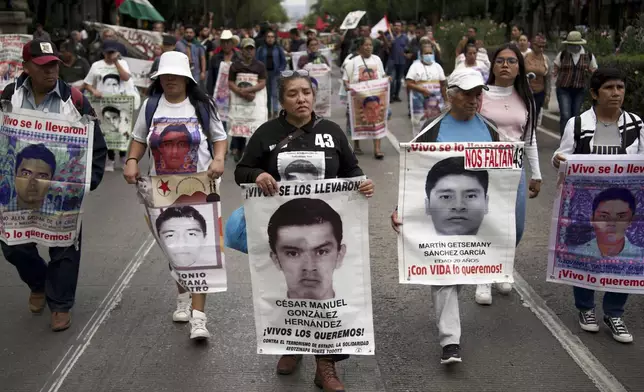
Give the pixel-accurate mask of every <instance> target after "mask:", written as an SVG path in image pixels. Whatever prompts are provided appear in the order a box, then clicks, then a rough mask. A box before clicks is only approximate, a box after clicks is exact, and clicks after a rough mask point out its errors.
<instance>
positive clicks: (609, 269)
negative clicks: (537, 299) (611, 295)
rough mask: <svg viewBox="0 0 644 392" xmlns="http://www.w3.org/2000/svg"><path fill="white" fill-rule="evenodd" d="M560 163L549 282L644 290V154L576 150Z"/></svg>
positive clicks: (553, 219)
mask: <svg viewBox="0 0 644 392" xmlns="http://www.w3.org/2000/svg"><path fill="white" fill-rule="evenodd" d="M567 159H568V161H567V162H566V163H565V164H562V165H561V166H560V167H559V178H558V181H557V193H556V196H555V202H554V206H553V208H552V224H551V229H550V246H549V253H548V272H547V281H548V282H556V283H564V284H569V285H572V286H577V287H584V288H587V289H592V290H600V291H610V292H617V293H634V294H643V293H644V220H643V218H642V217H643V216H644V157H642V156H641V155H610V156H606V155H603V156H602V155H572V156H569V157H568V158H567Z"/></svg>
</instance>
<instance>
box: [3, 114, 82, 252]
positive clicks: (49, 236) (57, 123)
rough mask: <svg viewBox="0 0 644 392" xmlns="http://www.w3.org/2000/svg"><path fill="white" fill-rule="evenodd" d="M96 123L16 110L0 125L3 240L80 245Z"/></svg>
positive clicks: (9, 242) (52, 244)
mask: <svg viewBox="0 0 644 392" xmlns="http://www.w3.org/2000/svg"><path fill="white" fill-rule="evenodd" d="M93 133H94V123H93V122H88V121H86V120H85V119H83V120H82V121H81V120H80V118H79V119H78V120H76V121H70V120H69V119H68V118H66V117H65V116H63V115H61V114H57V113H43V112H39V111H32V110H24V109H14V111H13V112H11V113H10V112H3V114H2V126H1V128H0V215H1V216H2V219H1V220H0V240H1V241H2V242H4V243H5V244H7V245H19V244H25V243H31V242H33V243H37V244H41V245H44V246H55V247H66V246H70V245H72V244H74V243H76V240H77V238H78V233H79V230H80V227H81V215H82V213H83V203H84V196H85V195H86V194H87V193H89V188H90V181H91V175H92V173H91V167H92V148H93V140H94V139H93Z"/></svg>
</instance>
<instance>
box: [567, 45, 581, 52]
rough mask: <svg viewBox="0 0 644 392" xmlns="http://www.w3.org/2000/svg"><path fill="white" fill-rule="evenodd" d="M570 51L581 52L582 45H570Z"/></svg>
mask: <svg viewBox="0 0 644 392" xmlns="http://www.w3.org/2000/svg"><path fill="white" fill-rule="evenodd" d="M568 51H569V52H570V53H579V52H580V51H581V45H568Z"/></svg>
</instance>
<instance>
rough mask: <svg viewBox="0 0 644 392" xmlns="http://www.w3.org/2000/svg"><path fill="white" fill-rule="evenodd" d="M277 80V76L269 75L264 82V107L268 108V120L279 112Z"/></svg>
mask: <svg viewBox="0 0 644 392" xmlns="http://www.w3.org/2000/svg"><path fill="white" fill-rule="evenodd" d="M279 78H280V77H279V75H274V74H269V75H268V79H267V80H266V97H267V100H266V105H267V107H268V116H269V118H270V117H272V115H277V114H278V113H279V112H280V103H279V99H278V98H277V92H278V91H277V82H278V81H279Z"/></svg>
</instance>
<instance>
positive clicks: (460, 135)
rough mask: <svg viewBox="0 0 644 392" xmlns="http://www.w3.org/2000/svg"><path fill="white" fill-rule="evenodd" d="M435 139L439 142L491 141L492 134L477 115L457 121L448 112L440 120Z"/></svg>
mask: <svg viewBox="0 0 644 392" xmlns="http://www.w3.org/2000/svg"><path fill="white" fill-rule="evenodd" d="M436 141H437V142H439V143H441V142H442V143H454V142H491V141H492V136H491V135H490V131H489V130H488V128H487V125H485V122H483V120H481V119H480V118H479V116H474V118H472V119H471V120H468V121H459V120H457V119H455V118H454V117H452V115H451V114H449V113H448V114H447V115H446V116H445V117H444V118H443V119H442V120H441V122H440V128H439V130H438V137H437V138H436Z"/></svg>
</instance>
